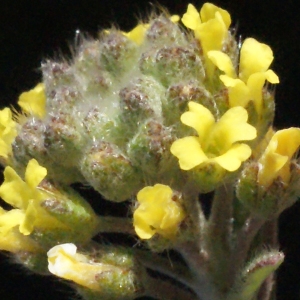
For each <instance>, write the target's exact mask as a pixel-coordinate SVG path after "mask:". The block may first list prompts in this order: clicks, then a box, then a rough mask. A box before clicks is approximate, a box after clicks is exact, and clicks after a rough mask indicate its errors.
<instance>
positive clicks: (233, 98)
mask: <svg viewBox="0 0 300 300" xmlns="http://www.w3.org/2000/svg"><path fill="white" fill-rule="evenodd" d="M220 80H221V81H222V82H223V83H224V85H225V86H226V87H228V97H229V106H230V107H235V106H242V107H245V106H246V105H247V104H248V103H249V101H250V100H251V94H250V91H249V88H248V86H247V85H246V84H245V83H244V82H243V81H242V80H240V79H233V78H231V77H229V76H227V75H221V76H220Z"/></svg>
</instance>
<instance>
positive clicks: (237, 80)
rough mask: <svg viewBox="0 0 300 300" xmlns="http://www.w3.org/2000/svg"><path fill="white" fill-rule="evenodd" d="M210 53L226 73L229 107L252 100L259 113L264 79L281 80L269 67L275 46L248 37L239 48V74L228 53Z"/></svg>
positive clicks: (214, 61) (244, 104)
mask: <svg viewBox="0 0 300 300" xmlns="http://www.w3.org/2000/svg"><path fill="white" fill-rule="evenodd" d="M207 56H208V58H209V59H210V60H211V61H212V62H213V63H214V64H215V65H216V66H217V67H218V68H219V69H220V70H221V71H223V72H224V73H225V75H221V76H220V79H221V81H222V82H223V83H224V85H225V86H226V87H227V88H228V94H229V105H230V107H234V106H243V107H245V106H246V105H247V104H248V102H249V101H250V100H252V101H253V102H254V105H255V108H256V111H257V112H258V113H260V112H261V110H262V89H263V86H264V84H265V81H266V80H267V81H268V82H270V83H279V78H278V76H277V75H276V74H275V73H274V72H273V71H272V70H270V69H269V67H270V65H271V63H272V61H273V58H274V57H273V52H272V49H271V48H270V47H269V46H268V45H266V44H263V43H260V42H258V41H257V40H255V39H253V38H248V39H246V40H245V41H244V43H243V45H242V48H241V52H240V63H239V74H236V71H235V66H234V65H233V63H232V61H231V60H230V58H229V56H228V55H227V54H225V53H223V52H221V51H210V52H208V54H207Z"/></svg>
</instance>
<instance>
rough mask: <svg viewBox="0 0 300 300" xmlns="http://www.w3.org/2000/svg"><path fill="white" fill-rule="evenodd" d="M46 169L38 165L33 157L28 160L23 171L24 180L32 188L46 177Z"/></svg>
mask: <svg viewBox="0 0 300 300" xmlns="http://www.w3.org/2000/svg"><path fill="white" fill-rule="evenodd" d="M46 175H47V169H46V168H44V167H42V166H40V165H39V163H38V162H37V161H36V160H35V159H31V160H30V161H29V162H28V165H27V168H26V171H25V181H26V183H27V184H28V185H29V186H30V187H31V188H32V189H35V188H36V187H37V186H38V185H39V184H40V182H41V181H42V180H43V179H44V178H45V177H46Z"/></svg>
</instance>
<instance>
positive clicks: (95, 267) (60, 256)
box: [47, 243, 117, 290]
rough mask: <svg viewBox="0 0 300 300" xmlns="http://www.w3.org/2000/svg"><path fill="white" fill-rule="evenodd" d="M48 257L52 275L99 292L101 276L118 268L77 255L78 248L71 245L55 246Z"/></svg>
mask: <svg viewBox="0 0 300 300" xmlns="http://www.w3.org/2000/svg"><path fill="white" fill-rule="evenodd" d="M47 255H48V269H49V271H50V272H51V273H52V274H54V275H56V276H58V277H61V278H64V279H67V280H72V281H74V282H75V283H77V284H79V285H82V286H85V287H87V288H89V289H92V290H99V284H98V283H97V277H99V274H101V273H103V272H109V271H111V270H112V269H113V268H117V267H114V266H112V265H108V264H103V263H95V262H93V261H91V260H90V259H89V258H88V257H87V256H85V255H83V254H80V253H77V247H76V246H75V245H74V244H71V243H69V244H62V245H58V246H55V247H53V248H52V249H50V250H49V251H48V253H47Z"/></svg>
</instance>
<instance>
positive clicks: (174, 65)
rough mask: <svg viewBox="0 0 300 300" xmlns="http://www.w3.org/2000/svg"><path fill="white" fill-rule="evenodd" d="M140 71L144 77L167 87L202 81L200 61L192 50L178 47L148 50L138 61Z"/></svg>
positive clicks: (202, 71)
mask: <svg viewBox="0 0 300 300" xmlns="http://www.w3.org/2000/svg"><path fill="white" fill-rule="evenodd" d="M140 69H141V72H142V73H143V74H145V75H151V76H153V77H154V78H156V79H158V80H159V81H160V83H161V84H162V85H163V86H165V87H168V86H169V85H171V84H175V83H177V82H181V81H182V78H184V80H186V81H188V80H199V81H202V80H204V69H203V66H202V62H201V59H200V58H199V56H198V55H197V54H196V53H195V52H194V51H193V49H190V48H187V47H180V46H165V47H163V48H161V49H158V50H156V49H150V50H148V51H147V52H145V53H143V54H142V56H141V59H140Z"/></svg>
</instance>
